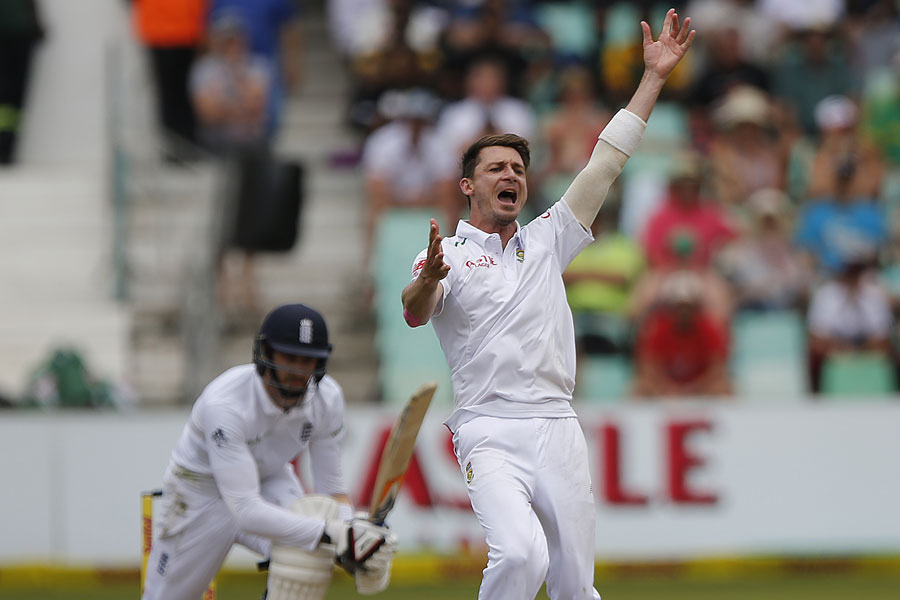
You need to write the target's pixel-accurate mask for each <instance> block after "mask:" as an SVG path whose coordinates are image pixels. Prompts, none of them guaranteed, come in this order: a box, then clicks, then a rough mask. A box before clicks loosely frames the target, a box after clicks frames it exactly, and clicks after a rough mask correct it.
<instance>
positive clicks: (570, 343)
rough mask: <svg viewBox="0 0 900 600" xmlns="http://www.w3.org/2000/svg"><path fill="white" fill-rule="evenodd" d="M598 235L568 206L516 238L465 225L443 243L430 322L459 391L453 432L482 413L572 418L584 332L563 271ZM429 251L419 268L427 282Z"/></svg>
mask: <svg viewBox="0 0 900 600" xmlns="http://www.w3.org/2000/svg"><path fill="white" fill-rule="evenodd" d="M591 241H593V237H592V236H591V234H590V232H588V231H586V230H585V229H584V228H583V227H582V226H581V224H580V223H579V222H578V221H577V219H576V218H575V216H574V215H573V214H572V211H571V209H570V208H569V206H568V205H567V204H566V203H565V202H563V201H559V202H557V203H556V204H554V205H553V206H552V207H551V208H550V209H549V210H548V211H547V212H546V213H544V214H543V215H541V216H539V217H537V218H536V219H534V220H533V221H531V222H530V223H528V224H527V225H525V226H524V227H519V225H518V223H517V224H516V233H515V235H513V237H512V238H511V239H510V240H509V242H508V243H507V245H506V248H505V249H504V248H502V247H501V243H500V236H499V235H498V234H488V233H485V232H483V231H481V230H479V229H476V228H475V227H473V226H472V225H470V224H469V223H468V222H466V221H460V222H459V225H458V226H457V228H456V235H455V236H453V237H449V238H445V239H444V240H443V241H442V242H441V246H442V248H443V250H444V261H445V262H446V263H447V264H448V265H450V272H449V273H448V274H447V277H446V278H444V279H443V280H441V282H440V283H441V286H442V288H443V299H442V301H441V303H440V304H439V305H438V309H437V310H436V311H435V315H434V316H433V317H432V318H431V322H432V325H433V326H434V331H435V333H436V334H437V337H438V340H439V341H440V343H441V347H442V348H443V350H444V355H445V356H446V357H447V363H448V364H449V366H450V376H451V381H452V383H453V397H454V405H455V406H454V410H453V412H452V413H451V415H450V417H449V418H448V419H447V421H446V424H447V426H448V427H449V428H450V429H451V431H454V432H455V431H456V429H457V428H458V427H459V425H461V424H462V423H465V422H466V421H468V420H469V419H471V418H473V417H474V416H476V415H489V416H494V417H510V418H527V417H571V416H575V411H574V410H573V409H572V404H571V401H572V392H573V390H574V388H575V330H574V327H573V324H572V312H571V310H570V309H569V304H568V302H567V301H566V292H565V287H564V286H563V281H562V272H563V271H564V270H565V268H566V266H568V264H569V263H570V262H571V261H572V259H573V258H575V256H577V255H578V253H579V252H581V250H582V249H584V247H585V246H587V245H588V244H589V243H590V242H591ZM426 255H427V249H426V250H423V251H422V252H421V253H420V254H419V256H418V257H417V258H416V260H415V262H414V263H413V271H412V276H413V279H415V278H417V277H418V276H419V273H420V272H421V269H422V266H423V265H424V259H425V257H426Z"/></svg>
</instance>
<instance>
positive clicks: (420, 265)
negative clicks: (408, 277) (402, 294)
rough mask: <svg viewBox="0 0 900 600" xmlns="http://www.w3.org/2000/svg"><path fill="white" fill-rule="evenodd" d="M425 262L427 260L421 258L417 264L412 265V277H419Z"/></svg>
mask: <svg viewBox="0 0 900 600" xmlns="http://www.w3.org/2000/svg"><path fill="white" fill-rule="evenodd" d="M426 260H427V259H425V258H423V259H422V260H420V261H419V262H417V263H416V264H415V265H413V270H412V274H413V277H418V276H419V273H420V272H421V271H422V269H423V268H424V267H425V262H426Z"/></svg>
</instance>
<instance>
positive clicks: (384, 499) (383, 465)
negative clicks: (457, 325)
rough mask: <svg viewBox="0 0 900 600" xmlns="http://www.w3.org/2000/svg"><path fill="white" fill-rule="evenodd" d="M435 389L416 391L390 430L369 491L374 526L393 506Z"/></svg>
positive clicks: (428, 385) (434, 386)
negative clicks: (373, 484) (370, 493)
mask: <svg viewBox="0 0 900 600" xmlns="http://www.w3.org/2000/svg"><path fill="white" fill-rule="evenodd" d="M436 389H437V384H436V383H434V382H432V383H426V384H425V385H423V386H422V387H420V388H419V389H418V390H416V392H415V393H414V394H413V395H412V397H411V398H410V399H409V402H408V403H407V404H406V406H405V407H404V408H403V411H402V412H401V413H400V416H399V417H397V420H396V421H395V422H394V426H393V427H391V433H390V434H389V435H388V439H387V442H386V443H385V445H384V452H382V454H381V462H380V463H379V465H378V475H377V476H376V477H375V487H374V488H373V490H372V505H371V507H370V508H369V520H370V521H371V522H373V523H377V524H379V525H381V524H383V523H384V520H385V518H386V517H387V514H388V513H389V512H391V509H392V508H393V507H394V501H396V499H397V495H398V494H399V493H400V485H401V484H402V483H403V476H404V475H405V474H406V468H407V467H408V466H409V461H410V459H411V458H412V454H413V448H415V445H416V437H417V436H418V435H419V429H420V428H421V427H422V420H423V419H424V418H425V413H426V412H427V411H428V406H429V405H430V404H431V399H432V398H433V397H434V391H435V390H436Z"/></svg>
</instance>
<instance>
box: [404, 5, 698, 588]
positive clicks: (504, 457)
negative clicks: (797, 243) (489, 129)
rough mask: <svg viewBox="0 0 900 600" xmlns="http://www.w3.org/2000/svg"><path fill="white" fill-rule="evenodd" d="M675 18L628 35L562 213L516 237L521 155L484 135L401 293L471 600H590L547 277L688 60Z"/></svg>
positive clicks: (560, 329) (557, 306)
mask: <svg viewBox="0 0 900 600" xmlns="http://www.w3.org/2000/svg"><path fill="white" fill-rule="evenodd" d="M689 25H690V18H686V19H684V22H683V23H680V22H679V17H678V15H677V14H676V12H675V9H670V10H669V11H668V12H667V13H666V17H665V21H664V23H663V26H662V32H661V33H660V35H659V38H658V40H656V41H654V40H653V37H652V35H651V32H650V26H649V25H648V24H647V23H645V22H643V21H642V22H641V30H642V31H643V48H644V74H643V77H642V79H641V82H640V84H639V85H638V88H637V90H636V91H635V93H634V95H633V96H632V98H631V100H630V101H629V103H628V105H627V106H626V107H625V108H624V109H622V110H620V111H619V112H618V113H617V114H616V115H615V116H614V117H613V118H612V120H611V121H610V122H609V124H608V125H607V126H606V128H605V129H604V130H603V132H602V133H601V134H600V139H599V140H598V141H597V144H596V146H595V147H594V150H593V153H592V155H591V158H590V160H589V162H588V164H587V166H586V167H585V168H584V169H583V170H582V171H581V172H580V173H579V174H578V175H577V176H576V177H575V179H574V181H573V182H572V184H571V185H570V186H569V188H568V190H566V192H565V195H564V196H563V198H562V199H560V200H559V201H558V202H556V203H555V204H554V205H553V206H552V207H550V209H549V210H548V211H547V212H546V213H544V214H542V215H541V216H539V217H537V218H536V219H534V220H533V221H531V222H530V223H528V224H527V225H525V226H521V227H520V226H519V223H518V222H517V221H516V219H517V217H518V216H519V213H520V212H521V210H522V207H523V206H524V204H525V201H526V199H527V197H528V187H527V185H526V180H525V172H526V170H527V169H528V164H529V161H530V150H529V147H528V142H527V140H525V139H524V138H522V137H520V136H518V135H514V134H500V135H492V136H486V137H483V138H481V139H479V140H477V141H476V142H475V143H473V144H472V145H471V146H470V147H469V148H468V149H467V150H466V151H465V152H464V153H463V157H462V179H461V180H460V182H459V187H460V190H462V193H463V194H464V195H465V196H467V197H468V198H469V203H470V212H469V220H468V221H460V222H459V224H458V225H457V227H456V235H455V236H453V237H449V238H447V239H443V238H442V237H441V235H440V232H439V231H438V225H437V222H436V221H435V220H434V219H432V220H431V223H430V233H429V242H428V246H427V248H426V249H425V250H423V251H422V252H421V253H420V254H419V256H418V257H417V258H416V259H415V261H414V262H413V267H412V282H411V283H410V284H409V285H407V286H406V288H404V290H403V293H402V300H403V309H404V317H405V319H406V322H407V323H408V324H409V325H410V326H412V327H417V326H419V325H422V324H424V323H426V322H427V321H429V320H430V321H431V322H432V324H433V326H434V331H435V333H436V334H437V337H438V339H439V340H440V343H441V347H442V348H443V351H444V354H445V355H446V358H447V362H448V363H449V366H450V375H451V381H452V383H453V396H454V404H455V406H454V410H453V411H452V413H451V414H450V416H449V418H448V419H447V420H446V425H447V426H448V427H449V428H450V430H451V431H452V432H453V446H454V450H455V452H456V457H457V460H458V461H459V466H460V471H461V474H462V477H463V478H464V481H465V482H466V485H467V487H468V493H469V499H470V500H471V502H472V507H473V509H474V510H475V514H476V516H477V517H478V520H479V521H480V523H481V525H482V527H483V528H484V531H485V535H486V538H487V545H488V562H487V567H486V568H485V570H484V576H483V579H482V582H481V588H480V591H479V596H478V597H479V598H480V599H482V600H532V599H533V598H534V597H535V595H536V594H537V592H538V590H539V589H540V587H541V584H542V583H543V582H545V581H546V584H547V594H548V595H549V596H550V598H551V600H592V599H597V600H599V598H600V594H599V593H597V590H596V589H594V587H593V579H594V528H595V519H596V508H595V506H594V497H593V492H592V488H591V477H590V472H589V469H588V456H587V447H586V444H585V439H584V434H583V433H582V431H581V427H580V425H579V422H578V418H577V416H576V414H575V411H574V410H573V409H572V393H573V391H574V387H575V333H574V327H573V323H572V313H571V311H570V310H569V306H568V303H567V302H566V294H565V288H564V286H563V281H562V272H563V271H564V270H565V268H566V266H567V265H568V264H569V263H570V262H571V261H572V259H573V258H575V256H576V255H577V254H578V253H579V252H580V251H581V250H582V249H583V248H584V247H585V246H587V245H588V244H589V243H590V242H591V241H593V237H592V235H591V233H590V225H591V223H592V222H593V221H594V217H595V216H596V215H597V212H598V211H599V210H600V206H601V204H602V203H603V200H604V198H605V197H606V194H607V191H608V190H609V186H610V184H611V183H612V182H613V181H614V180H615V178H616V177H617V176H618V175H619V173H620V172H621V171H622V168H623V167H624V166H625V162H626V161H627V160H628V157H629V156H630V155H631V154H632V153H633V152H634V151H635V149H636V147H637V145H638V142H639V141H640V139H641V137H642V135H643V132H644V129H645V127H646V122H647V119H648V118H649V117H650V112H651V110H652V109H653V106H654V105H655V104H656V100H657V98H658V96H659V93H660V91H661V90H662V87H663V84H664V83H665V81H666V79H667V78H668V76H669V74H670V73H671V72H672V70H673V69H674V68H675V66H676V65H677V64H678V63H679V61H680V60H681V58H682V57H683V56H684V54H685V52H687V50H688V48H689V47H690V45H691V43H692V41H693V39H694V35H695V32H694V31H693V30H690V29H689Z"/></svg>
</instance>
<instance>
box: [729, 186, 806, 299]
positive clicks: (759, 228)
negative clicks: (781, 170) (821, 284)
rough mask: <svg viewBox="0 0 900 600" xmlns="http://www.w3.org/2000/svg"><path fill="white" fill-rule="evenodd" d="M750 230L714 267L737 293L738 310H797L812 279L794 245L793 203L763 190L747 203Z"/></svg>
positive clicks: (772, 192) (781, 192)
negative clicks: (791, 215) (791, 212)
mask: <svg viewBox="0 0 900 600" xmlns="http://www.w3.org/2000/svg"><path fill="white" fill-rule="evenodd" d="M746 205H747V220H748V224H747V230H746V231H745V232H744V233H743V234H742V235H741V236H740V237H738V238H737V239H736V240H735V241H734V242H733V243H731V244H729V245H728V246H726V247H725V248H724V249H723V250H722V252H720V254H719V257H718V259H717V261H716V263H717V266H718V267H719V269H720V270H721V271H722V272H723V273H724V275H725V277H726V278H727V279H728V281H729V282H730V284H731V286H732V289H733V290H734V292H735V303H736V308H737V310H756V311H759V310H785V309H793V310H798V309H802V308H804V307H805V306H806V302H807V299H808V298H807V297H808V294H809V289H810V286H811V285H812V273H811V272H810V269H809V264H808V262H807V261H805V260H803V257H802V255H801V253H800V251H799V250H798V249H797V248H796V247H795V246H794V244H793V240H792V239H791V231H792V229H791V220H790V214H789V213H790V201H789V199H788V197H787V194H785V193H784V192H783V191H781V190H775V189H764V190H759V191H757V192H754V193H753V194H752V195H751V196H750V197H749V198H748V199H747V203H746Z"/></svg>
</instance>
